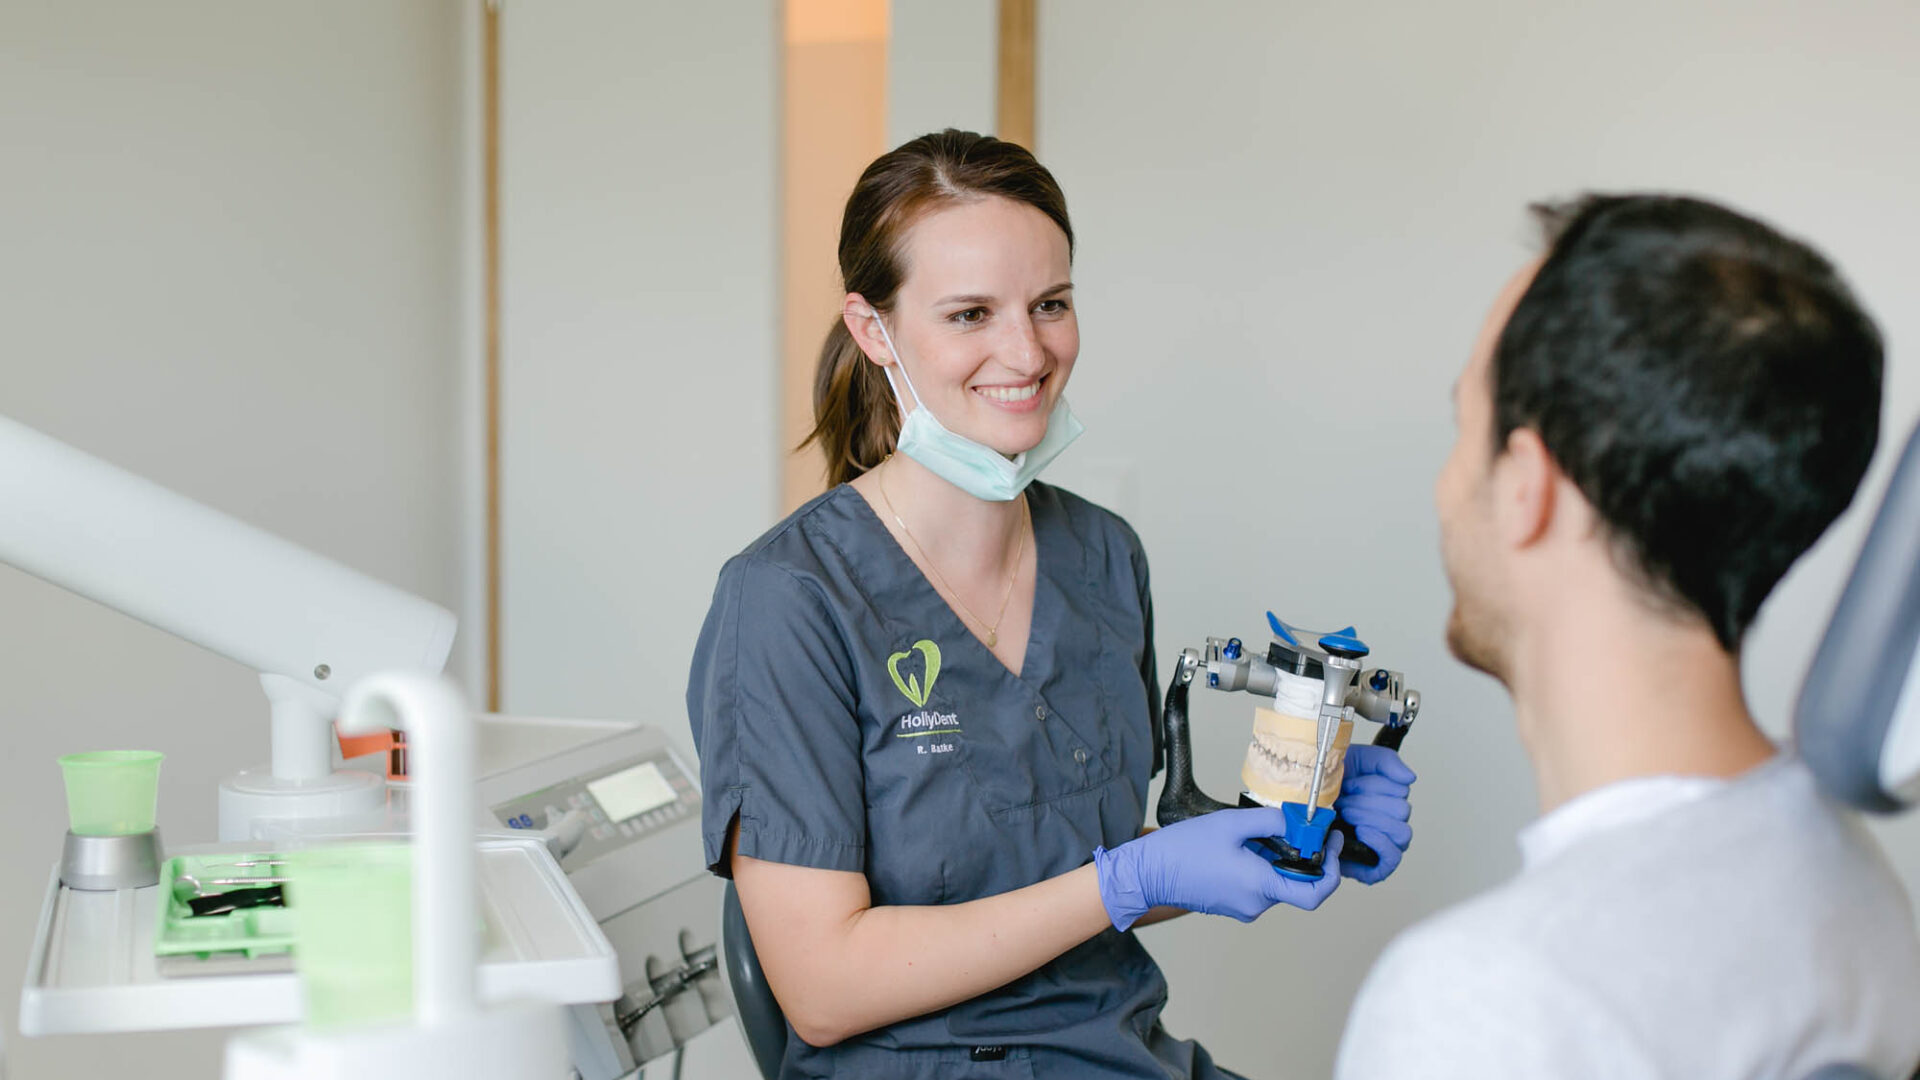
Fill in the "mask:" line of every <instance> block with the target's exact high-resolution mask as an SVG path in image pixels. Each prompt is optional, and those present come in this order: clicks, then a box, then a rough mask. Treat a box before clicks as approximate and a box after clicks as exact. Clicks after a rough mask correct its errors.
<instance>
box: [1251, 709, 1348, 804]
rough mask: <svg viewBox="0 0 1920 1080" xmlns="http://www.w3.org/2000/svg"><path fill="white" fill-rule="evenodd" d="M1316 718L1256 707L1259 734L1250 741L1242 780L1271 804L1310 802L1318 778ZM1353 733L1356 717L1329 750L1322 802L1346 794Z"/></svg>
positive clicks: (1345, 722) (1343, 725)
mask: <svg viewBox="0 0 1920 1080" xmlns="http://www.w3.org/2000/svg"><path fill="white" fill-rule="evenodd" d="M1315 736H1316V732H1315V725H1314V721H1313V720H1310V719H1307V718H1306V717H1302V716H1292V715H1289V714H1287V713H1281V712H1275V711H1274V710H1272V709H1267V708H1256V709H1254V711H1253V738H1252V740H1251V741H1249V742H1248V743H1247V757H1246V761H1245V762H1244V763H1243V764H1242V765H1241V766H1240V782H1241V783H1242V784H1244V785H1245V786H1246V790H1247V793H1248V794H1249V795H1252V796H1253V797H1254V798H1255V799H1257V800H1259V801H1260V802H1263V803H1265V804H1267V805H1268V806H1279V805H1280V804H1281V803H1288V802H1291V803H1301V804H1305V803H1306V802H1307V788H1308V787H1309V786H1310V785H1311V784H1312V783H1313V756H1314V739H1315ZM1352 739H1353V721H1351V720H1342V721H1341V722H1340V729H1339V732H1338V733H1337V734H1336V735H1335V736H1334V741H1333V746H1332V747H1331V748H1330V749H1329V750H1328V752H1327V765H1326V773H1325V775H1324V776H1323V777H1322V778H1321V781H1320V798H1319V801H1318V804H1317V805H1320V806H1331V805H1333V800H1334V799H1336V798H1338V797H1339V795H1340V782H1341V779H1342V778H1343V777H1344V775H1345V773H1346V760H1347V744H1348V743H1349V742H1350V741H1352Z"/></svg>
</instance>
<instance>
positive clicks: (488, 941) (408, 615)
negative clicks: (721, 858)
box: [0, 417, 753, 1080]
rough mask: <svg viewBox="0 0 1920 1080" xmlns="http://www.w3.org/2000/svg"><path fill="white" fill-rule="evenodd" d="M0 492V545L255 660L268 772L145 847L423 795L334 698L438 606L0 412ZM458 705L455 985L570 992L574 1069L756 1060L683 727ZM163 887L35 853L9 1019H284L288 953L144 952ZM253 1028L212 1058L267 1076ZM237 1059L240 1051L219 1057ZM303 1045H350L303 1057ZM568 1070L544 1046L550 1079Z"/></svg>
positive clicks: (559, 995)
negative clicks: (460, 941)
mask: <svg viewBox="0 0 1920 1080" xmlns="http://www.w3.org/2000/svg"><path fill="white" fill-rule="evenodd" d="M0 505H6V506H7V507H8V508H9V513H8V515H7V521H6V523H5V524H4V525H0V562H5V563H9V564H11V565H14V566H17V567H19V568H20V569H22V570H25V571H27V572H28V573H31V574H34V575H35V576H37V577H41V578H43V579H45V580H47V581H50V582H52V583H54V584H57V585H60V586H62V587H64V588H67V589H70V590H72V591H74V592H76V593H79V594H81V595H83V596H87V597H89V598H92V599H95V600H97V601H100V602H102V603H104V604H106V605H108V606H110V607H113V608H116V609H118V610H120V611H122V612H124V613H126V614H128V615H131V616H133V617H135V618H137V619H140V620H141V621H143V622H147V623H149V624H151V625H153V626H156V627H158V628H160V629H163V630H166V631H168V632H169V633H173V634H175V635H177V636H180V637H182V638H185V639H187V640H189V641H193V642H195V643H196V644H199V645H201V646H203V647H206V648H208V649H211V650H213V651H215V652H217V653H220V654H222V655H225V656H228V657H230V658H233V659H235V660H238V661H240V662H242V663H245V664H248V665H249V666H250V667H253V668H254V669H255V670H257V671H259V672H260V673H261V683H262V686H263V688H264V689H265V691H266V693H267V697H268V699H269V701H270V703H271V715H272V767H271V770H257V771H246V772H242V773H240V774H238V775H236V776H233V777H229V778H228V779H227V780H226V781H224V782H223V783H222V784H221V788H220V793H219V794H220V819H219V820H220V825H219V833H220V836H219V842H217V843H211V844H201V845H190V846H188V845H180V846H174V845H169V846H168V847H167V849H166V850H165V851H164V853H163V855H166V856H171V855H187V854H206V853H214V852H246V851H259V850H262V848H263V847H292V846H300V845H302V844H306V843H312V842H315V841H318V840H321V839H326V838H334V837H343V836H358V835H366V834H377V833H393V832H404V831H408V830H409V828H410V826H415V825H417V824H418V822H416V821H415V820H414V819H415V817H416V816H417V815H416V813H415V811H418V812H419V813H421V814H424V813H426V811H427V810H428V809H429V808H428V807H427V806H425V805H421V806H418V807H414V806H410V802H411V801H412V800H414V799H420V798H424V797H426V793H425V791H424V790H423V791H418V792H415V791H410V790H409V787H410V785H408V784H407V783H405V782H393V783H389V782H387V781H386V779H385V777H384V775H383V774H382V772H383V768H384V755H383V756H382V757H381V758H374V759H357V760H356V761H354V762H348V763H344V764H343V765H341V766H340V767H336V766H335V761H334V758H335V753H334V749H335V747H334V742H333V733H332V727H331V721H332V719H333V718H334V717H335V716H338V715H342V714H341V712H340V709H341V702H342V699H343V697H346V696H348V695H349V693H350V692H351V688H352V687H353V686H355V685H357V684H359V683H360V682H361V681H362V680H365V679H367V678H368V677H369V676H375V675H380V677H381V678H385V677H386V676H385V675H384V674H381V673H392V672H399V673H413V675H414V676H415V677H416V678H418V677H420V676H436V675H437V674H438V673H439V671H440V669H441V667H442V665H443V664H444V662H445V660H446V657H447V655H448V652H449V650H450V647H451V644H452V641H453V634H454V620H453V616H452V615H451V614H450V613H448V612H446V611H444V610H443V609H441V608H439V607H437V606H435V605H433V604H430V603H428V602H426V601H424V600H421V599H419V598H417V597H413V596H411V595H409V594H406V593H404V592H402V591H400V590H398V589H394V588H391V587H389V586H386V585H384V584H381V583H379V582H376V581H373V580H372V579H370V578H366V577H365V576H363V575H361V574H359V573H357V572H355V571H353V570H351V569H348V568H346V567H344V566H341V565H339V564H337V563H333V562H331V561H329V560H326V559H324V558H322V557H320V556H317V555H314V554H312V553H310V552H307V551H305V550H303V549H300V548H298V547H296V546H295V545H292V544H290V543H287V542H286V541H283V540H280V539H278V538H277V537H273V536H271V535H270V534H267V533H264V532H262V531H260V530H258V529H254V528H252V527H251V526H248V525H245V524H243V523H241V522H239V521H236V520H234V519H232V518H229V517H226V516H225V515H222V514H220V513H218V512H216V511H213V510H210V509H208V508H206V507H203V506H200V505H199V504H196V503H194V502H192V501H191V500H188V499H185V498H183V497H181V496H178V495H176V494H174V493H172V492H169V491H167V490H165V489H163V488H160V487H158V486H156V485H153V484H151V483H149V482H147V481H145V480H142V479H140V478H139V477H137V476H134V475H132V474H131V473H127V472H125V471H123V470H121V469H118V468H117V467H115V466H112V465H109V464H107V463H105V462H102V461H99V460H98V459H95V458H92V457H90V456H88V455H86V454H84V453H81V452H79V451H77V450H74V449H72V448H70V447H67V446H65V445H63V444H61V443H59V442H57V441H56V440H53V439H51V438H48V437H47V436H45V435H42V434H40V433H38V432H36V431H33V430H32V429H29V428H26V427H24V426H22V425H19V424H17V423H15V422H13V421H11V420H8V419H7V418H5V417H0ZM375 681H377V680H375ZM456 700H457V695H456ZM457 723H458V724H459V725H460V726H461V727H463V728H465V729H466V730H465V731H464V732H463V733H462V735H461V738H462V739H465V738H466V737H467V735H469V734H470V735H471V740H470V755H469V756H470V757H471V758H472V759H473V763H472V771H471V772H470V773H468V774H467V775H468V776H469V777H471V776H477V777H478V783H477V785H476V784H474V783H473V782H472V781H471V779H467V780H464V781H459V782H457V786H458V788H459V789H461V790H462V794H461V796H460V799H461V800H464V801H460V802H458V805H459V806H460V807H462V810H461V813H462V814H463V815H464V816H465V819H466V820H468V821H469V822H471V825H472V829H473V831H474V832H475V833H477V834H478V837H479V839H478V844H477V847H476V848H475V849H474V859H473V868H472V870H471V872H470V879H471V880H472V882H473V883H474V885H475V886H476V890H469V891H477V893H478V905H479V909H480V913H481V916H482V919H483V921H484V927H485V930H484V935H483V936H482V937H481V938H480V939H478V942H477V950H478V951H477V954H476V955H474V956H473V957H472V958H471V962H469V963H467V964H466V966H465V969H462V970H465V971H466V974H465V975H463V976H461V978H462V979H464V980H467V981H469V982H470V983H471V987H470V988H469V989H468V991H467V992H466V993H467V998H468V999H470V1000H471V1002H473V1003H475V1004H472V1006H471V1007H472V1008H479V1009H490V1010H493V1012H492V1013H489V1015H493V1014H496V1013H497V1014H499V1015H502V1016H505V1015H507V1014H508V1013H509V1012H511V1010H503V1008H502V1004H501V1003H505V1002H509V1001H519V1002H533V1003H546V1004H547V1005H548V1006H563V1007H565V1008H566V1016H567V1020H566V1027H567V1029H568V1030H567V1042H568V1044H569V1048H568V1056H569V1057H570V1059H571V1066H570V1074H571V1075H573V1076H577V1077H580V1078H581V1080H615V1078H617V1077H631V1076H641V1077H645V1076H652V1075H653V1074H654V1071H657V1069H658V1068H660V1067H664V1066H668V1065H670V1066H671V1067H672V1068H673V1069H674V1073H675V1074H676V1075H686V1076H733V1075H741V1076H745V1075H751V1073H752V1069H753V1066H752V1064H751V1059H750V1058H749V1057H748V1056H747V1051H746V1049H745V1046H744V1042H743V1041H742V1040H741V1038H740V1036H739V1034H738V1031H737V1028H736V1027H735V1025H734V1024H733V1023H732V1021H731V1016H732V1003H731V1000H730V999H729V997H728V995H727V993H726V991H725V989H724V987H723V986H722V983H721V979H720V975H719V972H718V967H719V964H718V957H717V956H716V950H717V947H718V938H719V933H718V926H719V912H720V894H721V889H720V883H719V882H718V881H717V880H715V879H713V878H712V877H711V876H710V875H708V874H707V873H706V871H705V866H704V857H703V855H702V852H701V844H700V837H699V824H698V823H699V788H698V783H697V777H696V774H695V772H694V768H693V760H692V758H691V756H690V754H689V753H688V752H687V750H686V748H685V747H684V745H682V743H681V741H680V740H679V739H677V738H676V737H674V736H669V735H668V734H667V731H666V729H665V728H663V727H660V726H655V725H650V724H639V723H617V722H608V721H576V720H542V719H518V718H512V717H504V716H491V715H488V716H480V717H477V718H474V717H470V716H468V715H466V714H465V713H464V707H462V715H461V718H460V720H458V721H457ZM675 729H676V730H677V729H678V725H675ZM412 752H413V753H414V754H415V755H416V757H417V756H418V755H420V754H423V753H429V752H431V750H430V748H429V747H428V746H426V745H424V744H422V745H418V746H415V747H413V748H412ZM462 752H463V753H466V752H467V751H466V750H463V751H462ZM375 762H378V763H379V764H378V765H376V764H374V763H375ZM442 786H443V790H444V788H445V782H444V781H443V785H442ZM435 798H439V799H441V800H442V801H443V802H444V800H445V799H446V798H447V796H437V797H435ZM420 838H421V839H422V840H424V835H422V836H421V837H420ZM452 846H455V847H457V846H458V845H457V844H455V845H452ZM424 857H425V856H422V855H419V854H416V860H419V859H421V858H424ZM420 866H421V864H420V863H419V862H418V861H416V878H417V879H418V875H419V874H420ZM161 891H162V890H161V888H160V887H158V886H147V887H141V888H122V889H119V890H115V891H81V890H76V889H72V888H69V887H67V886H65V885H63V884H62V883H61V875H60V868H59V867H55V868H54V870H53V873H52V874H51V875H50V877H49V880H48V884H47V889H46V900H45V904H44V907H43V909H42V912H41V916H40V920H39V925H38V928H37V929H36V932H35V940H34V944H33V948H32V951H31V953H30V954H29V959H28V967H27V972H26V978H25V983H24V985H23V988H22V995H21V1007H20V1017H19V1022H20V1029H21V1031H22V1033H23V1034H24V1035H27V1036H36V1035H51V1034H76V1033H109V1032H133V1031H151V1030H161V1029H171V1028H190V1027H215V1026H219V1027H226V1026H246V1025H271V1024H281V1025H284V1024H297V1023H298V1022H299V1021H300V1020H301V1016H302V1001H301V993H300V985H299V981H298V978H297V976H296V975H295V974H294V972H293V969H292V963H291V961H290V958H289V957H288V956H287V955H286V954H285V953H284V952H281V953H278V954H268V955H258V956H254V957H252V958H248V957H247V956H246V955H243V954H240V953H214V954H211V955H207V956H165V957H156V955H155V950H154V946H155V939H156V934H157V933H158V932H159V925H160V923H161V920H160V918H159V916H160V914H161V910H160V905H161V902H162V897H161V895H160V893H161ZM420 926H421V922H420V920H419V919H416V920H415V927H416V933H418V930H419V927H420ZM417 940H418V939H417V938H416V951H415V957H416V961H418V960H419V958H420V955H421V954H420V952H419V946H418V944H417ZM416 966H418V965H416ZM455 967H456V968H458V967H459V965H455ZM418 979H419V976H418V975H416V990H417V993H416V1004H417V1006H418V1003H419V1002H420V1001H421V1000H422V999H421V997H420V996H419V992H418V987H419V982H418ZM455 996H456V997H457V996H458V995H455ZM523 1011H524V1010H523ZM474 1015H478V1014H474ZM469 1021H470V1022H472V1023H478V1021H477V1020H473V1019H472V1017H469ZM542 1022H543V1023H544V1021H542ZM536 1026H537V1025H536ZM243 1042H244V1043H246V1044H247V1046H246V1048H245V1051H244V1052H242V1049H241V1044H242V1043H243ZM261 1045H264V1043H262V1041H261V1040H259V1039H254V1038H252V1037H246V1038H243V1039H236V1040H235V1043H234V1044H231V1045H230V1048H229V1049H230V1053H229V1075H230V1076H238V1075H243V1074H244V1075H247V1076H254V1075H259V1076H267V1075H281V1073H279V1072H273V1071H271V1070H269V1071H264V1072H262V1071H257V1070H258V1068H259V1062H260V1061H262V1060H267V1059H265V1058H259V1057H258V1056H257V1054H256V1056H255V1057H247V1054H255V1053H256V1052H257V1051H259V1050H260V1046H261ZM236 1054H238V1055H239V1058H236ZM271 1056H272V1055H271V1054H269V1055H268V1058H271ZM241 1058H244V1059H245V1060H246V1061H248V1062H252V1063H253V1064H252V1065H250V1066H248V1068H251V1069H254V1070H255V1071H244V1070H243V1072H236V1071H235V1069H236V1065H235V1062H236V1060H240V1059H241ZM322 1058H325V1060H327V1061H335V1062H344V1061H346V1060H347V1059H346V1058H343V1057H338V1056H335V1057H326V1056H325V1055H320V1056H313V1057H311V1060H314V1061H319V1060H322ZM649 1062H654V1063H658V1065H657V1066H656V1069H649V1068H648V1067H647V1066H648V1063H649ZM285 1075H301V1076H306V1075H313V1074H312V1073H310V1072H309V1073H286V1074H285ZM568 1075H569V1069H568V1068H561V1069H558V1070H557V1071H556V1080H559V1078H564V1077H566V1076H568ZM662 1075H664V1073H663V1074H662Z"/></svg>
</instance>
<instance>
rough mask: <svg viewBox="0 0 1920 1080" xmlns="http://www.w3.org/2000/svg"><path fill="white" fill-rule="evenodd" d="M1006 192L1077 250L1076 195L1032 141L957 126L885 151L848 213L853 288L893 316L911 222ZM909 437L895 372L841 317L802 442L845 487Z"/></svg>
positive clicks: (845, 234) (844, 270)
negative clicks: (871, 354)
mask: <svg viewBox="0 0 1920 1080" xmlns="http://www.w3.org/2000/svg"><path fill="white" fill-rule="evenodd" d="M996 195H997V196H999V197H1000V198H1003V199H1012V200H1014V201H1016V202H1023V203H1026V204H1027V205H1028V206H1031V207H1033V208H1034V209H1036V210H1039V211H1040V212H1041V213H1043V214H1045V215H1047V217H1049V218H1052V219H1053V223H1054V224H1056V225H1058V226H1060V231H1062V232H1064V233H1066V234H1067V252H1068V255H1069V257H1071V255H1072V252H1073V226H1072V224H1070V223H1069V222H1068V220H1067V197H1066V196H1065V195H1064V194H1062V193H1061V191H1060V185H1059V184H1058V183H1056V182H1055V181H1054V179H1053V174H1052V173H1050V172H1048V171H1047V169H1046V166H1044V165H1041V164H1040V163H1039V162H1038V161H1036V160H1034V157H1033V155H1032V154H1031V153H1029V152H1028V151H1027V149H1026V148H1025V147H1023V146H1019V145H1016V144H1014V143H1010V142H1003V141H1001V140H1000V139H996V138H994V137H993V136H991V135H976V134H974V133H973V132H971V131H955V130H954V129H952V128H948V129H947V130H945V131H942V132H940V133H939V134H936V135H922V136H921V137H919V138H917V139H915V140H913V141H912V142H910V143H906V144H904V145H902V146H900V147H898V148H897V149H895V150H892V151H889V152H888V153H886V154H882V155H881V156H880V157H879V158H878V159H876V160H875V161H874V163H873V164H871V165H869V166H867V171H866V172H864V173H861V174H860V182H859V183H857V184H855V185H854V186H853V194H852V195H850V196H848V197H847V209H846V212H845V213H844V214H842V215H841V217H840V281H841V285H842V287H843V289H844V290H845V291H846V292H854V293H859V294H860V295H861V296H863V297H865V298H866V300H867V303H869V304H871V305H873V309H874V310H875V311H877V312H879V313H881V314H887V313H889V312H890V311H891V310H892V308H893V300H894V294H895V293H897V292H899V290H900V282H901V280H902V279H903V278H905V276H906V266H905V265H904V255H903V251H902V246H903V243H904V241H905V239H906V233H907V229H908V228H910V227H911V226H912V225H913V223H914V222H915V221H917V220H919V218H920V215H922V214H924V213H925V212H927V211H928V210H930V209H933V208H934V207H937V206H941V205H945V204H949V203H956V202H964V201H969V200H973V199H982V198H986V197H988V196H996ZM899 437H900V409H899V406H897V405H895V404H894V401H893V395H892V394H891V393H890V392H889V391H888V389H887V378H886V375H885V374H884V373H883V372H881V370H880V368H879V366H878V365H876V364H874V363H873V362H871V361H870V360H868V359H867V357H866V354H865V353H863V352H861V351H860V346H859V344H858V343H856V342H855V341H854V340H853V335H852V334H851V333H849V332H848V331H847V326H846V322H845V321H844V320H843V319H842V318H841V317H840V316H839V315H837V314H836V315H835V316H834V317H833V328H832V329H831V330H829V331H827V340H826V342H825V343H824V344H822V345H821V346H820V365H819V368H818V369H817V370H816V372H815V374H814V377H813V431H812V432H811V433H810V434H809V435H808V436H807V437H806V438H805V439H803V440H801V443H800V447H799V448H801V449H804V448H805V447H807V446H808V445H810V444H813V443H818V444H819V445H820V449H821V451H822V452H823V453H825V454H826V456H827V482H828V484H829V485H838V484H844V483H846V482H847V481H849V480H851V479H853V478H854V477H856V476H859V475H860V474H861V473H863V472H866V471H867V470H868V469H871V468H873V467H874V466H875V465H878V464H879V463H880V462H881V461H882V460H884V459H885V458H886V456H887V455H888V454H890V453H892V452H893V447H894V444H895V442H896V441H897V440H898V439H899Z"/></svg>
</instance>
